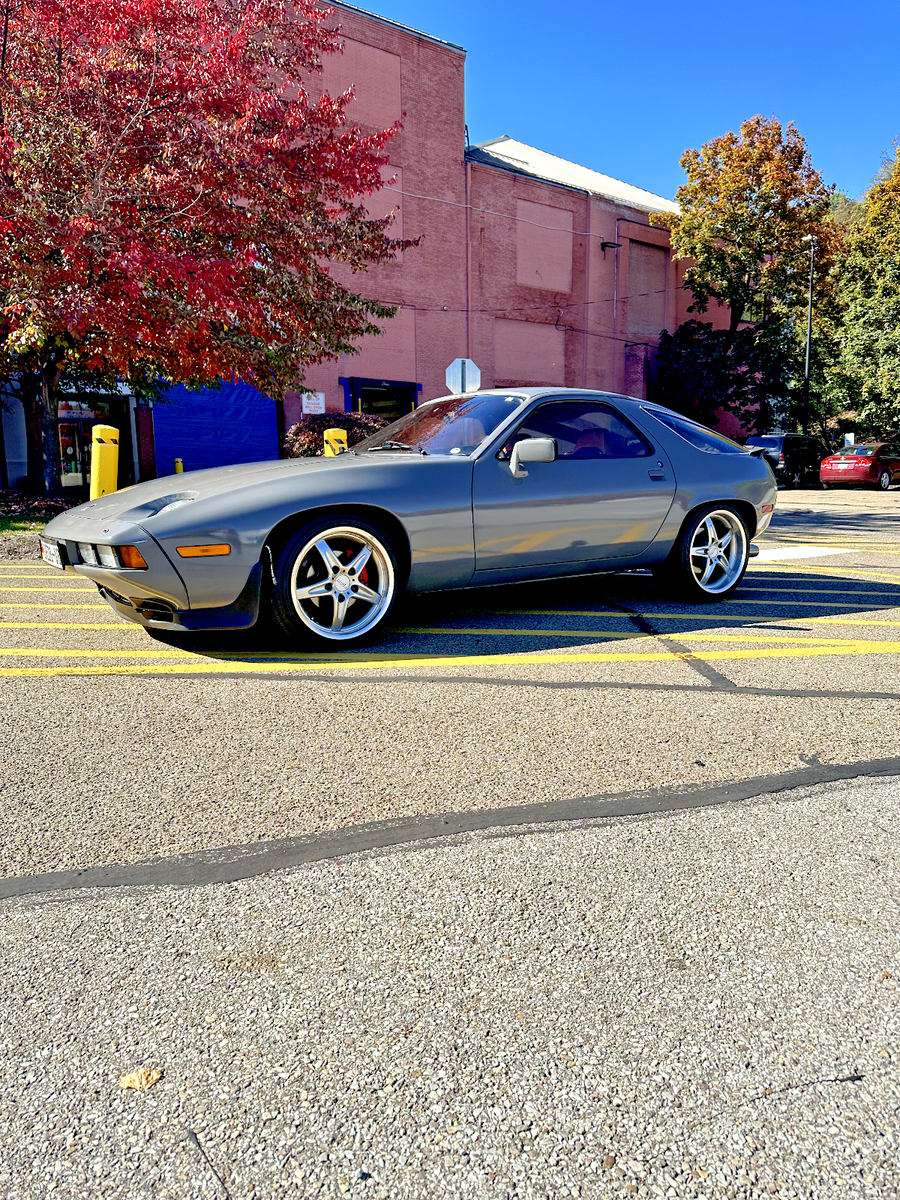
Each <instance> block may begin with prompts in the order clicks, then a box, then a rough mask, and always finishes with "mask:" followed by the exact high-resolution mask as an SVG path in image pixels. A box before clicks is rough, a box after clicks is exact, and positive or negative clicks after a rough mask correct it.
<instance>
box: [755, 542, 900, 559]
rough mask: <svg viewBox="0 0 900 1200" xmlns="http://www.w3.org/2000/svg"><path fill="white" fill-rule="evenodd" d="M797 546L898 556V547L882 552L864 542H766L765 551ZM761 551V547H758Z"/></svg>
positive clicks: (812, 556)
mask: <svg viewBox="0 0 900 1200" xmlns="http://www.w3.org/2000/svg"><path fill="white" fill-rule="evenodd" d="M798 546H809V547H810V549H812V550H844V551H846V552H847V553H850V554H852V553H854V552H855V553H857V554H884V555H887V556H888V557H889V558H890V557H894V558H896V557H898V556H900V546H898V547H897V549H896V550H884V549H882V548H881V547H876V546H871V545H869V544H868V543H865V542H862V543H861V542H811V541H809V540H808V539H807V538H801V539H800V540H799V541H796V542H766V543H765V548H766V549H767V550H779V549H781V550H794V549H796V548H797V547H798ZM760 549H762V547H760ZM809 557H810V558H815V557H816V555H815V554H810V556H809Z"/></svg>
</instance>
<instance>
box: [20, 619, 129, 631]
mask: <svg viewBox="0 0 900 1200" xmlns="http://www.w3.org/2000/svg"><path fill="white" fill-rule="evenodd" d="M4 629H111V630H113V632H115V633H143V629H142V628H141V626H140V625H134V624H131V623H130V622H129V624H127V625H126V624H124V622H119V621H7V620H5V619H4V618H3V617H0V633H2V632H3V630H4Z"/></svg>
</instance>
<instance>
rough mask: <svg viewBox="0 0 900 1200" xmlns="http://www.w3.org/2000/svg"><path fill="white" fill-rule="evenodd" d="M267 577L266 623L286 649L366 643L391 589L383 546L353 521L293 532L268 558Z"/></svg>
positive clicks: (334, 520)
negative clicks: (286, 641) (284, 639)
mask: <svg viewBox="0 0 900 1200" xmlns="http://www.w3.org/2000/svg"><path fill="white" fill-rule="evenodd" d="M272 574H273V576H274V582H273V585H272V588H271V592H270V596H269V609H270V613H271V616H272V618H273V620H274V623H275V624H276V626H278V628H279V629H280V630H281V631H282V632H283V633H286V634H287V635H288V636H289V637H290V639H291V640H292V641H295V642H299V643H301V644H303V643H306V644H312V645H315V646H317V648H319V649H325V648H328V649H331V650H342V649H344V648H345V647H348V646H352V645H356V644H358V643H360V642H362V641H364V640H365V639H367V638H370V637H372V636H373V635H374V634H375V633H376V631H377V630H379V629H381V628H382V627H383V626H384V624H385V622H386V621H387V619H388V617H389V615H390V612H391V609H392V608H393V606H394V601H395V600H396V599H397V593H398V587H399V584H398V574H399V572H398V566H397V558H396V555H395V554H394V551H393V549H392V547H391V544H390V541H389V540H388V538H387V537H386V536H385V534H384V533H383V532H382V531H381V530H380V529H378V528H376V526H374V525H370V524H369V523H368V522H367V521H363V520H361V519H360V518H359V517H346V518H342V517H340V516H337V517H326V518H322V519H320V520H318V521H313V522H311V523H310V524H309V525H307V526H305V527H304V528H303V529H300V530H298V531H297V533H295V534H294V535H293V537H291V538H290V539H289V541H288V542H287V543H286V545H284V546H283V547H282V549H281V550H280V551H279V552H278V553H276V554H275V555H274V557H273V561H272Z"/></svg>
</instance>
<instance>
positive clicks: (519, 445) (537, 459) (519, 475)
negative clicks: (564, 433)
mask: <svg viewBox="0 0 900 1200" xmlns="http://www.w3.org/2000/svg"><path fill="white" fill-rule="evenodd" d="M555 461H556V438H526V439H525V440H524V441H521V442H516V444H515V445H514V446H513V448H512V454H511V455H510V456H509V469H510V471H512V473H513V475H514V476H515V477H516V479H523V478H524V477H525V476H526V475H527V474H528V472H527V471H523V470H522V467H521V464H522V463H549V462H555Z"/></svg>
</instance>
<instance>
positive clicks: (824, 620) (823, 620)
mask: <svg viewBox="0 0 900 1200" xmlns="http://www.w3.org/2000/svg"><path fill="white" fill-rule="evenodd" d="M797 620H798V621H809V622H813V621H815V622H816V624H820V625H868V626H871V627H872V628H873V629H877V628H878V626H879V625H884V626H886V627H887V628H888V629H890V628H892V627H900V621H863V620H860V619H859V618H857V617H797Z"/></svg>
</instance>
